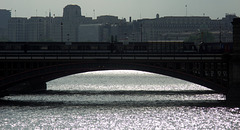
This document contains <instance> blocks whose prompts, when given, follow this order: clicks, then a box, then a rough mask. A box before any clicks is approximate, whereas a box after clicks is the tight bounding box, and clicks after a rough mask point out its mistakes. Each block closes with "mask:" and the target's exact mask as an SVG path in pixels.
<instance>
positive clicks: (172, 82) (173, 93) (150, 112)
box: [0, 70, 240, 130]
mask: <svg viewBox="0 0 240 130" xmlns="http://www.w3.org/2000/svg"><path fill="white" fill-rule="evenodd" d="M47 85H48V91H47V92H44V93H39V94H27V95H11V96H7V97H4V98H2V99H1V100H0V113H1V114H0V129H137V130H141V129H217V130H219V129H240V108H229V107H226V106H225V101H224V100H225V96H224V95H222V94H218V93H216V92H214V91H212V90H210V89H207V88H205V87H203V86H199V85H196V84H192V83H189V82H185V81H182V80H178V79H174V78H171V77H167V76H163V75H157V74H152V73H147V72H140V71H121V70H118V71H98V72H88V73H82V74H76V75H71V76H68V77H64V78H61V79H57V80H54V81H51V82H48V83H47Z"/></svg>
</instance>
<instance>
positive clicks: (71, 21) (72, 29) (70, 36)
mask: <svg viewBox="0 0 240 130" xmlns="http://www.w3.org/2000/svg"><path fill="white" fill-rule="evenodd" d="M81 17H82V14H81V8H80V6H78V5H67V6H66V7H65V8H64V10H63V25H62V26H63V41H71V42H76V41H77V40H78V27H79V24H80V19H81Z"/></svg>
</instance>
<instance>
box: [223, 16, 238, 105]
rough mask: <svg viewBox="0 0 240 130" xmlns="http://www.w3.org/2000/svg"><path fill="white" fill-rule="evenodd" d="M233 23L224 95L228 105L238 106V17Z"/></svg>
mask: <svg viewBox="0 0 240 130" xmlns="http://www.w3.org/2000/svg"><path fill="white" fill-rule="evenodd" d="M232 24H233V51H234V53H233V54H232V55H231V59H230V62H229V91H228V94H227V97H226V100H227V103H228V105H231V106H240V18H235V19H234V20H233V22H232Z"/></svg>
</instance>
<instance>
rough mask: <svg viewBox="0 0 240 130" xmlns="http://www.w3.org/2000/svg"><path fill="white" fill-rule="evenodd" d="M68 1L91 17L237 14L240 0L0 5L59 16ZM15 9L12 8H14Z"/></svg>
mask: <svg viewBox="0 0 240 130" xmlns="http://www.w3.org/2000/svg"><path fill="white" fill-rule="evenodd" d="M68 4H77V5H79V6H80V7H81V9H82V15H85V16H88V17H94V11H93V10H95V16H96V17H97V16H99V15H115V16H118V17H119V18H127V19H128V18H129V16H132V18H133V19H139V18H155V17H156V14H157V13H159V15H160V17H163V16H185V15H186V7H185V5H187V14H188V16H203V14H204V13H205V15H206V16H210V17H211V18H213V19H216V18H222V17H224V16H225V13H235V14H236V15H237V16H240V0H0V9H8V10H12V16H13V17H15V16H17V17H30V16H36V15H37V16H46V15H48V12H49V10H51V12H52V14H55V15H56V16H62V13H63V8H64V7H65V6H66V5H68ZM15 10H16V12H15Z"/></svg>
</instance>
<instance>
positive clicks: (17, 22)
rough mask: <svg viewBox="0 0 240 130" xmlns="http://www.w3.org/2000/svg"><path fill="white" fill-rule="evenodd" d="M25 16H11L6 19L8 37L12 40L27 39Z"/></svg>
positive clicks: (22, 40) (20, 40) (21, 40)
mask: <svg viewBox="0 0 240 130" xmlns="http://www.w3.org/2000/svg"><path fill="white" fill-rule="evenodd" d="M26 31H27V18H16V17H14V18H11V19H10V20H9V21H8V39H9V41H13V42H24V41H27V35H26Z"/></svg>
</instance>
